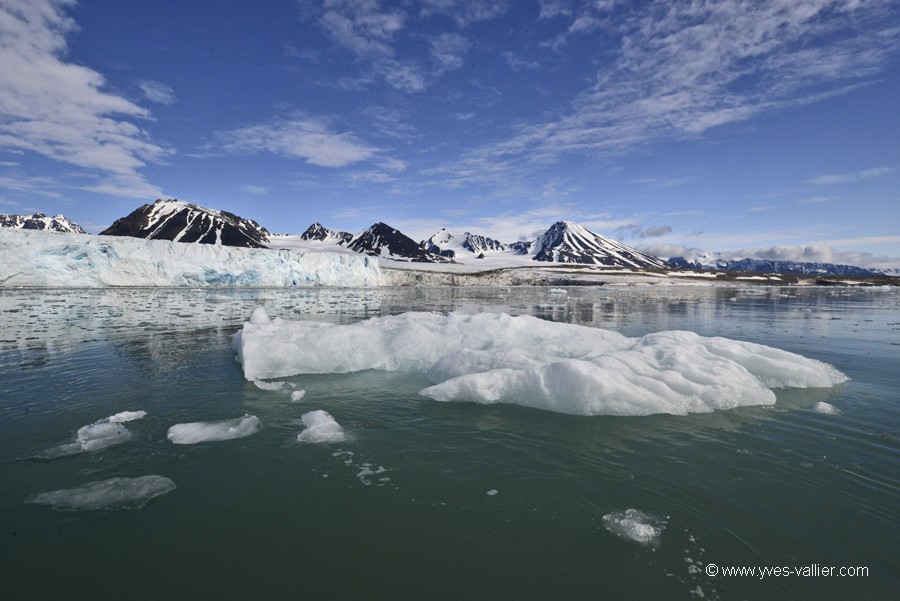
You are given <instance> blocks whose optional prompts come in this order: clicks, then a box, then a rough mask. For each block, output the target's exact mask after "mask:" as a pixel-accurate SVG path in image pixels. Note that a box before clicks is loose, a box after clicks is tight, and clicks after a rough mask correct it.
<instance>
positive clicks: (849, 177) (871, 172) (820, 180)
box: [806, 167, 896, 186]
mask: <svg viewBox="0 0 900 601" xmlns="http://www.w3.org/2000/svg"><path fill="white" fill-rule="evenodd" d="M894 171H896V169H893V168H891V167H873V168H871V169H863V170H862V171H856V172H854V173H832V174H829V175H818V176H816V177H813V178H810V179H808V180H806V183H807V184H811V185H813V186H831V185H834V184H847V183H851V182H858V181H861V180H864V179H870V178H873V177H879V176H881V175H887V174H889V173H893V172H894Z"/></svg>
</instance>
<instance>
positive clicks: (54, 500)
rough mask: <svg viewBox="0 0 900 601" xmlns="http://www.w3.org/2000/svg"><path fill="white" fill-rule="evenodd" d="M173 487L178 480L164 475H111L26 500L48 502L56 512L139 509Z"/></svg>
mask: <svg viewBox="0 0 900 601" xmlns="http://www.w3.org/2000/svg"><path fill="white" fill-rule="evenodd" d="M173 490H175V483H174V482H172V481H171V480H170V479H168V478H166V477H164V476H156V475H151V476H140V477H138V478H110V479H109V480H100V481H98V482H89V483H88V484H85V485H83V486H78V487H76V488H67V489H63V490H52V491H48V492H42V493H38V494H36V495H32V496H31V497H29V498H28V499H26V500H25V502H26V503H33V504H35V505H49V506H50V507H52V508H53V509H56V510H57V511H90V510H94V511H97V510H113V509H139V508H141V507H143V506H144V505H146V504H147V502H148V501H150V499H153V498H155V497H158V496H160V495H164V494H166V493H168V492H172V491H173Z"/></svg>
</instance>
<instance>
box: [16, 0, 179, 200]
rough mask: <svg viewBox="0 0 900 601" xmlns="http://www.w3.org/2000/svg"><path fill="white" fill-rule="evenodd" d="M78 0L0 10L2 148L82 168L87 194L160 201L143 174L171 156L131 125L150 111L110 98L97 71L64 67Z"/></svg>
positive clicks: (41, 0)
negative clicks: (69, 12)
mask: <svg viewBox="0 0 900 601" xmlns="http://www.w3.org/2000/svg"><path fill="white" fill-rule="evenodd" d="M73 4H74V2H73V1H72V0H5V1H4V2H3V3H2V4H0V40H2V43H0V64H2V65H3V68H2V69H0V148H2V149H5V150H13V151H26V152H34V153H37V154H40V155H43V156H45V157H48V158H50V159H53V160H55V161H60V162H63V163H67V164H70V165H74V166H76V167H79V168H82V169H84V170H85V172H86V173H87V174H88V175H90V176H92V177H94V178H95V179H96V183H95V184H92V185H90V186H88V189H91V190H96V191H99V192H104V193H109V194H113V195H116V196H134V197H140V198H147V197H155V196H161V195H162V192H161V190H160V189H159V188H158V187H156V186H154V185H153V184H151V183H149V182H148V181H147V180H146V178H145V177H144V175H143V174H142V173H141V169H142V168H143V167H145V166H146V164H147V163H148V162H160V161H162V160H163V158H164V157H166V156H167V155H169V154H171V153H172V151H171V149H168V148H165V147H163V146H161V145H159V144H158V143H156V142H154V141H153V140H152V138H151V136H150V135H149V134H148V133H147V132H146V131H145V130H143V129H141V128H140V127H138V126H137V125H135V124H134V123H132V122H131V121H129V120H127V119H130V120H148V119H150V118H151V115H150V113H149V111H147V109H145V108H143V107H140V106H138V105H136V104H134V103H132V102H131V101H129V100H126V99H125V98H122V97H120V96H116V95H115V94H111V93H109V92H106V91H104V87H105V83H106V82H105V79H104V78H103V76H102V75H101V74H99V73H97V72H96V71H93V70H92V69H89V68H87V67H84V66H81V65H76V64H73V63H70V62H66V60H65V57H66V51H67V47H68V44H67V41H66V37H67V36H68V35H69V34H70V33H72V32H73V31H75V29H76V28H77V26H76V24H75V22H74V21H73V20H72V19H71V18H70V17H68V16H67V15H66V12H65V11H66V10H67V9H69V8H70V7H71V6H72V5H73Z"/></svg>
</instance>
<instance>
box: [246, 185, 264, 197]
mask: <svg viewBox="0 0 900 601" xmlns="http://www.w3.org/2000/svg"><path fill="white" fill-rule="evenodd" d="M240 190H241V192H244V193H246V194H252V195H254V196H264V195H266V194H268V193H269V188H267V187H266V186H257V185H254V184H244V185H242V186H241V188H240Z"/></svg>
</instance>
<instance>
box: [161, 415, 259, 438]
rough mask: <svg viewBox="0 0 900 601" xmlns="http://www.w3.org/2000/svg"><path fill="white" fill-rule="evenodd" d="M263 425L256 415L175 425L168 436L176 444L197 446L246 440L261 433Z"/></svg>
mask: <svg viewBox="0 0 900 601" xmlns="http://www.w3.org/2000/svg"><path fill="white" fill-rule="evenodd" d="M260 427H261V424H260V422H259V418H257V417H256V416H255V415H243V416H242V417H239V418H237V419H227V420H223V421H218V422H189V423H185V424H175V425H174V426H172V427H171V428H169V431H168V433H167V434H166V436H167V437H168V438H169V440H171V441H172V442H173V443H175V444H196V443H198V442H212V441H219V440H233V439H235V438H245V437H247V436H251V435H253V434H256V433H257V432H259V429H260Z"/></svg>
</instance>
